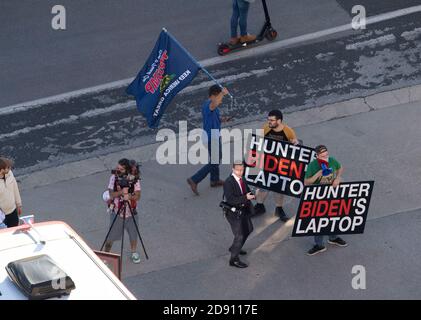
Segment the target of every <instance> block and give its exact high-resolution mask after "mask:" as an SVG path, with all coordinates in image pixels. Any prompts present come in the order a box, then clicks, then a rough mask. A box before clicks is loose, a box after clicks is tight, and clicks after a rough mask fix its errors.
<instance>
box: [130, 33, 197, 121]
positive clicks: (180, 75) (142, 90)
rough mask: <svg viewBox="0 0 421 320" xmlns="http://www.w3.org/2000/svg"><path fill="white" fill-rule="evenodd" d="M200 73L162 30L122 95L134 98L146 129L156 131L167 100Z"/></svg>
mask: <svg viewBox="0 0 421 320" xmlns="http://www.w3.org/2000/svg"><path fill="white" fill-rule="evenodd" d="M199 69H201V67H200V65H199V64H198V63H197V62H196V61H195V60H194V59H193V57H192V56H191V55H190V54H189V53H188V52H187V51H186V50H185V49H184V48H183V47H182V46H181V45H180V44H179V43H178V41H177V40H176V39H175V38H173V37H172V36H171V35H170V34H169V33H168V32H167V31H166V30H165V29H164V30H162V31H161V34H160V35H159V39H158V41H157V42H156V44H155V47H154V49H153V51H152V53H151V54H150V56H149V58H148V60H147V61H146V63H145V65H144V66H143V68H142V70H140V72H139V74H138V75H137V77H136V79H134V80H133V82H132V83H131V84H130V85H129V86H128V88H127V89H126V93H127V94H129V95H133V96H135V98H136V104H137V108H138V110H139V111H140V112H141V113H142V114H143V115H144V116H145V118H146V120H147V122H148V126H149V127H150V128H157V127H158V124H159V121H160V120H161V117H162V115H163V114H164V112H165V109H166V108H167V107H168V105H169V104H170V102H171V100H172V99H173V98H174V97H175V96H176V95H177V93H178V92H180V91H181V90H182V89H183V88H185V87H186V86H188V85H189V83H190V82H191V81H192V80H193V79H194V77H195V76H196V75H197V72H198V71H199Z"/></svg>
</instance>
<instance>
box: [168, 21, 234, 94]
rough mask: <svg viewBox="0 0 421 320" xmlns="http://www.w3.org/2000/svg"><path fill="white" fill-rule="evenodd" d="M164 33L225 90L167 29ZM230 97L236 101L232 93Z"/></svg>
mask: <svg viewBox="0 0 421 320" xmlns="http://www.w3.org/2000/svg"><path fill="white" fill-rule="evenodd" d="M162 31H164V32H165V33H167V34H168V36H169V37H171V39H172V40H173V41H174V42H175V43H177V44H178V45H179V47H180V48H181V49H183V50H184V52H185V53H186V54H187V55H188V56H189V57H190V59H192V60H193V61H194V62H195V63H196V64H197V66H198V67H199V68H200V69H201V70H203V72H204V73H206V75H207V76H208V77H209V78H211V80H213V81H214V82H215V83H216V84H217V85H218V86H219V87H220V88H221V89H224V87H223V86H222V84H221V83H219V81H218V80H216V79H215V78H214V77H213V76H212V75H211V74H210V73H209V71H208V70H206V69H205V68H204V67H203V66H202V65H201V64H200V63H199V62H198V61H197V60H196V59H195V58H194V57H193V56H192V55H191V54H190V52H188V51H187V50H186V49H185V48H184V47H183V46H182V45H181V43H180V42H178V41H177V39H176V38H174V37H173V36H172V34H171V33H169V32H168V30H167V29H166V28H162ZM228 95H229V96H230V98H231V99H234V97H233V96H232V95H231V93H229V92H228Z"/></svg>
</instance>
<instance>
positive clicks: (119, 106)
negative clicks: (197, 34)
mask: <svg viewBox="0 0 421 320" xmlns="http://www.w3.org/2000/svg"><path fill="white" fill-rule="evenodd" d="M272 70H273V68H272V67H268V68H265V69H258V70H252V71H249V72H243V73H240V74H236V75H231V76H226V77H222V78H220V79H218V81H219V82H220V83H226V82H230V81H236V80H240V79H244V78H248V77H251V76H262V75H264V74H267V73H269V72H270V71H272ZM212 83H213V81H205V82H202V83H200V84H198V85H195V86H190V87H187V88H185V89H184V90H182V91H181V92H180V93H190V92H192V91H196V90H200V89H203V88H208V87H209V86H210V85H211V84H212ZM135 108H136V101H134V100H129V101H127V102H122V103H116V104H113V105H111V106H109V107H106V108H97V109H93V110H88V111H85V112H83V113H81V114H80V115H70V116H68V117H66V118H64V119H60V120H56V121H53V122H48V123H45V124H38V125H35V126H32V127H25V128H23V129H19V130H15V131H12V132H8V133H4V134H0V141H1V140H5V139H10V138H13V137H16V136H18V135H21V134H28V133H30V132H34V131H38V130H42V129H44V128H52V127H56V126H60V125H63V124H70V123H73V122H78V121H80V120H83V119H89V118H94V117H97V116H99V115H104V114H107V113H111V112H116V111H119V112H120V111H127V110H130V109H135Z"/></svg>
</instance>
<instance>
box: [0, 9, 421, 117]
mask: <svg viewBox="0 0 421 320" xmlns="http://www.w3.org/2000/svg"><path fill="white" fill-rule="evenodd" d="M417 12H421V5H418V6H413V7H409V8H405V9H399V10H395V11H391V12H388V13H383V14H380V15H377V16H374V17H368V18H367V19H366V25H370V24H374V23H378V22H382V21H386V20H391V19H395V18H398V17H402V16H406V15H410V14H413V13H417ZM349 30H353V29H352V23H351V22H350V23H348V24H345V25H342V26H338V27H334V28H329V29H325V30H321V31H317V32H312V33H308V34H305V35H301V36H298V37H294V38H290V39H286V40H280V41H276V42H273V43H269V44H266V45H261V46H258V47H252V48H250V49H247V50H245V51H239V52H235V53H232V54H231V55H229V56H224V57H214V58H210V59H206V60H202V61H200V62H199V63H200V64H201V65H202V66H203V67H209V66H213V65H217V64H221V63H224V62H229V61H233V60H238V59H241V58H246V57H252V56H256V55H260V54H264V53H268V52H271V51H274V50H277V49H281V48H286V47H289V46H291V45H296V44H299V43H302V42H306V41H310V40H315V39H318V38H323V37H326V36H329V35H333V34H336V33H340V32H344V31H349ZM133 79H134V78H129V79H123V80H118V81H113V82H109V83H105V84H102V85H98V86H94V87H89V88H84V89H81V90H76V91H71V92H67V93H63V94H59V95H55V96H51V97H46V98H42V99H37V100H33V101H28V102H23V103H19V104H15V105H11V106H7V107H3V108H0V116H2V115H7V114H11V113H16V112H21V111H26V110H29V109H35V108H39V107H42V106H44V105H46V104H49V103H54V102H58V101H65V100H68V99H70V98H74V97H78V96H81V95H84V94H87V93H94V92H100V91H104V90H110V89H115V88H121V87H124V86H127V85H128V84H129V83H130V82H132V81H133Z"/></svg>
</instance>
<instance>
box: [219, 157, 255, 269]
mask: <svg viewBox="0 0 421 320" xmlns="http://www.w3.org/2000/svg"><path fill="white" fill-rule="evenodd" d="M243 174H244V164H243V163H242V162H235V163H234V164H233V166H232V174H231V176H230V177H229V178H228V179H226V180H225V183H224V198H225V202H226V203H227V204H228V205H229V206H231V207H234V208H235V212H232V211H231V210H228V209H224V214H225V217H226V218H227V220H228V222H229V224H230V226H231V229H232V233H233V234H234V241H233V242H232V245H231V247H230V248H229V251H230V252H231V259H230V262H229V264H230V266H233V267H237V268H247V267H248V265H247V264H246V263H244V262H242V261H241V260H240V258H239V255H245V254H247V252H245V251H243V250H241V248H242V247H243V245H244V243H245V242H246V240H247V237H248V236H249V234H250V233H251V232H252V231H253V224H252V223H251V219H250V216H251V215H252V213H253V205H252V203H251V200H253V199H255V196H254V195H253V194H252V193H251V192H250V189H249V187H248V186H247V184H246V183H245V182H244V179H243Z"/></svg>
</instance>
